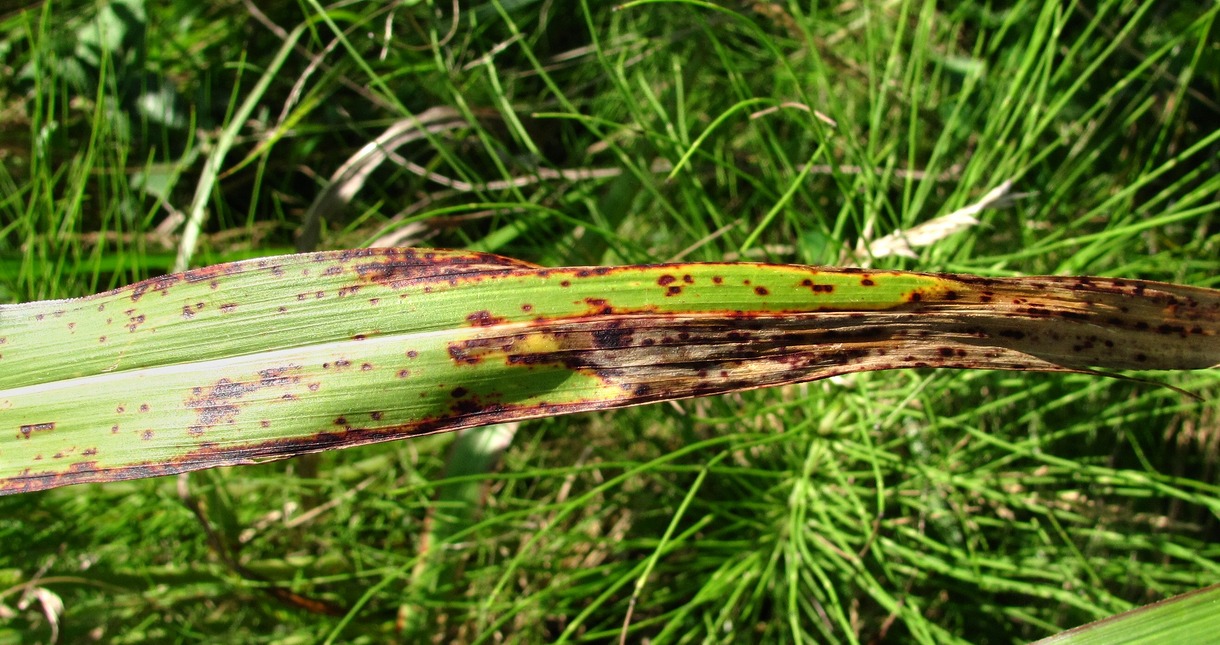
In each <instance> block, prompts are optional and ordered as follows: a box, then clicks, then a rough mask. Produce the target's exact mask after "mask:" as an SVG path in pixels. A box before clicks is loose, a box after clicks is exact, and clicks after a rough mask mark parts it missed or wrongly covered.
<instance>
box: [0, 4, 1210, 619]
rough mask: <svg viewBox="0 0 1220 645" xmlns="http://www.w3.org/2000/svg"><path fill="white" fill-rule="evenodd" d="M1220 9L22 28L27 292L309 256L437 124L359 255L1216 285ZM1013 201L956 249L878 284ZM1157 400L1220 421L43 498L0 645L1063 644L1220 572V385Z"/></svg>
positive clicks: (642, 434)
mask: <svg viewBox="0 0 1220 645" xmlns="http://www.w3.org/2000/svg"><path fill="white" fill-rule="evenodd" d="M1217 14H1220V5H1216V4H1214V3H1212V4H1210V6H1208V5H1207V3H1166V2H1156V1H1155V0H1123V1H1118V0H1100V1H1098V2H1093V3H1077V2H1061V1H1059V0H1008V1H1000V0H996V1H992V2H986V1H982V0H971V1H968V2H962V3H934V2H930V1H926V2H918V1H915V0H863V1H861V2H843V3H825V4H823V3H816V2H814V3H801V2H767V1H763V0H721V1H720V2H718V3H707V2H695V1H686V2H680V1H671V2H641V3H636V4H631V5H627V6H622V7H617V6H615V5H614V4H613V3H599V2H593V1H591V0H582V1H580V2H553V1H549V0H493V1H492V2H467V1H465V0H458V1H456V2H430V1H407V2H394V3H392V2H365V3H350V2H339V3H334V4H331V5H323V4H321V3H320V2H319V0H302V1H301V2H297V3H293V2H284V1H275V2H266V3H253V2H238V1H223V2H217V3H195V2H185V1H173V2H164V3H151V2H149V3H145V2H143V1H142V0H114V1H112V2H84V1H79V0H65V1H51V0H48V1H45V2H42V3H40V4H29V5H28V6H27V5H25V4H24V3H21V2H17V3H3V4H0V64H2V65H3V69H2V72H3V73H2V74H0V301H3V302H19V301H25V300H32V299H44V298H55V297H70V296H78V295H83V294H87V293H92V292H95V291H98V290H103V289H107V288H112V287H116V286H120V285H123V284H128V283H130V282H133V281H136V280H139V279H143V278H146V277H149V276H153V275H157V274H160V273H164V272H166V271H170V270H172V269H173V268H174V266H175V261H176V258H178V257H179V256H181V255H182V252H181V249H182V248H183V246H184V240H185V246H186V247H187V248H188V249H189V250H190V252H191V254H192V255H191V259H190V262H191V264H192V265H195V266H197V265H201V264H208V263H214V262H220V261H225V260H232V259H238V258H244V257H250V256H255V255H269V254H276V253H286V252H292V251H293V250H295V249H296V248H297V244H298V241H297V240H298V233H299V232H300V230H301V228H302V221H303V219H304V218H305V215H306V213H307V212H309V210H310V205H311V203H313V202H314V200H315V199H317V198H318V197H319V195H321V194H323V192H324V190H325V189H326V188H327V186H328V184H329V182H330V178H331V176H332V175H333V174H334V173H335V172H336V171H337V170H338V169H339V168H340V166H342V165H343V164H344V163H345V162H347V161H348V160H349V159H351V158H352V157H353V156H355V155H359V154H360V152H359V151H360V150H361V148H362V147H363V146H366V145H368V144H370V142H373V141H374V140H376V139H377V137H378V136H379V135H381V134H382V133H383V132H385V131H386V130H387V129H389V128H393V127H395V124H399V123H404V120H409V119H411V118H412V116H413V115H425V114H429V113H428V112H427V111H428V110H430V109H440V110H444V111H445V112H444V113H445V114H448V115H450V116H448V117H447V122H452V123H451V125H453V127H447V128H444V129H437V130H436V131H435V132H430V133H429V134H428V136H426V137H420V138H418V139H417V140H415V141H412V142H410V143H407V144H405V145H403V146H402V147H399V148H397V149H396V150H395V151H394V152H395V154H396V155H397V156H396V157H394V158H392V159H390V160H388V161H386V162H385V163H382V164H380V165H377V166H376V167H374V168H371V169H370V174H369V175H368V177H367V181H366V183H365V184H364V185H363V187H362V188H361V189H360V190H358V191H355V192H354V194H352V195H350V199H349V200H347V202H346V204H344V205H342V206H341V207H340V206H335V205H333V204H332V206H330V207H328V208H327V209H325V212H323V213H322V226H321V234H320V236H319V240H318V244H317V248H343V247H355V246H361V245H368V244H374V243H386V242H388V241H392V242H395V243H399V244H418V245H428V246H438V247H462V248H472V249H479V250H486V251H493V252H498V253H503V254H506V255H511V256H514V257H518V258H522V259H526V260H530V261H534V262H539V263H542V264H548V265H558V264H610V263H642V262H657V261H666V260H671V259H679V258H681V259H686V260H696V261H697V260H706V261H711V260H717V261H718V260H724V259H753V260H766V261H776V262H798V263H811V264H832V265H841V264H856V263H868V264H869V265H871V266H877V267H885V268H900V269H910V270H923V271H961V272H971V273H979V274H986V275H1012V274H1039V273H1054V274H1092V275H1105V276H1126V277H1139V278H1147V279H1155V280H1168V281H1174V282H1182V283H1187V284H1194V285H1199V286H1217V283H1218V282H1220V278H1218V276H1220V274H1218V272H1217V269H1218V268H1220V254H1218V252H1217V250H1218V248H1220V222H1218V221H1217V209H1218V208H1220V203H1218V197H1220V106H1218V104H1217V101H1218V100H1220V99H1217V97H1220V42H1218V41H1220V39H1218V37H1217V28H1216V24H1215V22H1216V18H1217ZM298 29H299V31H297V30H298ZM293 38H295V39H296V40H295V43H293V42H292V39H293ZM286 39H287V40H286ZM286 42H287V43H288V44H285V43H286ZM435 113H436V112H434V113H432V114H435ZM406 122H407V123H409V121H406ZM404 127H406V129H407V130H410V129H411V128H410V127H409V126H404ZM415 131H416V132H418V129H416V130H415ZM1007 180H1011V181H1013V182H1014V191H1016V192H1019V193H1025V194H1026V196H1025V197H1023V198H1021V199H1018V200H1016V201H1015V202H1014V203H1012V204H1011V205H1010V206H1008V207H1006V208H999V209H989V210H986V211H984V212H982V213H981V214H980V215H979V219H980V220H981V221H980V223H979V224H978V225H977V226H974V227H971V228H970V229H969V230H967V231H964V232H961V233H958V234H955V235H952V236H950V237H948V238H945V239H942V240H940V241H938V242H936V243H935V244H933V245H931V246H928V247H926V248H922V249H919V254H918V257H917V258H896V257H892V256H891V257H880V258H872V257H869V256H868V254H867V253H857V250H858V249H861V248H864V247H866V246H867V242H869V241H871V240H874V239H877V238H879V237H881V236H884V235H887V234H890V233H894V232H895V231H903V230H908V229H909V228H910V227H912V226H914V225H917V224H920V223H923V222H927V221H929V220H931V219H933V218H935V217H937V216H939V215H944V214H947V213H949V212H952V211H954V210H956V209H959V208H962V207H964V206H967V205H969V204H971V203H973V202H975V201H977V200H978V199H979V198H980V197H981V196H982V195H983V194H985V193H986V192H988V191H989V190H991V189H993V188H995V187H997V186H999V185H1000V184H1001V183H1002V182H1004V181H1007ZM201 186H202V187H203V188H202V189H201V188H200V187H201ZM196 236H197V237H196ZM201 342H206V339H203V340H201ZM1156 378H1158V379H1163V380H1164V381H1167V382H1169V383H1172V384H1174V385H1176V386H1178V387H1181V388H1185V389H1186V390H1189V391H1190V392H1193V393H1196V394H1198V395H1199V396H1200V397H1202V400H1201V401H1196V400H1191V399H1188V398H1186V397H1183V396H1182V395H1180V394H1179V393H1177V392H1174V391H1173V390H1170V389H1167V388H1158V387H1155V386H1150V385H1147V384H1142V383H1134V382H1128V381H1114V380H1103V379H1099V378H1095V377H1088V376H1079V375H1068V376H1061V375H1039V374H1019V373H1000V372H933V371H900V372H887V373H876V374H866V375H858V376H853V377H847V378H838V379H833V380H831V381H826V382H818V383H812V384H808V385H801V386H792V387H784V388H777V389H772V390H764V391H758V392H750V393H745V394H739V395H732V396H725V397H718V398H711V399H701V400H694V401H686V402H681V403H678V404H671V405H656V406H649V407H643V408H635V409H630V410H624V411H618V412H613V413H604V414H585V415H577V416H573V417H564V418H555V419H545V420H540V421H532V422H528V423H524V424H522V425H521V426H520V427H519V428H517V429H516V434H515V436H514V438H513V441H512V444H511V446H509V447H508V448H507V449H506V450H504V451H503V454H502V455H500V454H499V453H498V451H494V450H493V451H492V454H491V457H490V458H488V459H486V460H485V461H483V462H481V463H476V464H475V465H474V467H470V464H463V463H462V462H461V461H460V460H459V459H458V457H459V456H462V455H466V454H467V453H468V451H467V450H465V449H462V450H455V449H454V448H453V444H454V436H453V435H444V436H438V437H430V438H425V439H421V440H416V441H411V442H399V443H393V444H384V445H379V446H370V447H366V448H360V449H353V450H348V451H344V452H339V453H329V454H325V455H323V456H321V457H320V458H317V459H309V460H294V461H288V462H281V463H275V464H268V465H262V466H257V467H247V468H237V469H226V470H217V471H208V472H203V473H196V474H194V475H191V476H190V478H189V480H185V479H184V480H181V481H179V480H177V479H175V478H166V479H159V480H142V481H134V482H125V483H120V484H112V485H105V486H81V487H71V488H67V489H60V490H54V491H48V492H45V493H38V494H31V495H24V496H18V497H8V498H3V499H0V545H2V546H0V642H18V641H30V642H33V641H42V642H46V641H48V640H50V639H51V638H52V637H53V636H54V635H57V636H58V638H59V639H60V640H61V641H62V642H82V641H87V640H101V641H106V642H120V643H121V642H145V641H150V640H153V641H161V642H195V641H206V642H216V641H227V642H252V643H253V642H277V643H293V642H317V641H325V640H329V641H332V642H373V643H379V642H386V641H393V640H402V641H407V642H438V643H444V642H453V641H460V642H483V643H494V642H501V641H508V642H538V641H566V640H571V641H590V642H610V641H618V640H619V639H620V638H624V639H626V641H628V642H641V641H644V640H646V639H647V640H650V641H651V642H666V643H668V642H749V641H760V642H761V641H765V642H833V643H854V642H887V643H888V642H893V643H906V642H934V643H943V642H958V641H962V642H977V643H1012V642H1023V641H1028V640H1031V639H1036V638H1040V637H1043V636H1047V635H1050V634H1053V633H1056V632H1057V631H1059V630H1062V629H1065V628H1067V627H1071V626H1075V625H1078V624H1081V623H1084V622H1088V621H1090V620H1094V619H1097V618H1101V617H1104V616H1107V615H1110V614H1113V613H1116V612H1119V611H1123V610H1126V609H1129V608H1131V607H1134V606H1138V605H1141V604H1145V603H1148V602H1151V601H1154V600H1157V599H1160V598H1163V597H1165V596H1168V595H1172V594H1175V593H1180V592H1183V591H1187V590H1190V589H1194V588H1198V587H1201V586H1204V585H1207V584H1210V583H1212V582H1215V581H1216V579H1217V576H1218V574H1220V540H1218V538H1220V527H1218V526H1217V517H1218V513H1220V487H1218V486H1217V485H1216V483H1215V482H1216V472H1217V471H1216V466H1217V443H1218V441H1220V427H1218V415H1217V413H1218V412H1220V406H1218V405H1217V401H1220V396H1218V395H1220V378H1218V375H1217V373H1215V372H1214V371H1213V372H1200V373H1187V374H1181V375H1171V376H1163V375H1158V376H1157V377H1156ZM0 414H2V413H0ZM496 457H498V459H496ZM491 462H498V465H494V466H490V467H489V466H488V463H491ZM462 473H467V474H462ZM454 491H457V492H458V493H457V494H455V492H454ZM472 491H473V494H471V493H472ZM195 509H197V510H198V512H196V510H195ZM200 515H202V516H203V517H205V518H207V520H206V523H205V522H201V520H200V519H199V517H200ZM429 518H431V519H429ZM442 529H443V530H442ZM426 535H429V536H432V537H431V538H430V539H428V540H425V539H424V536H426ZM425 542H426V543H425ZM273 588H274V589H278V590H280V591H279V592H278V593H279V595H278V596H277V595H276V593H272V589H273ZM285 591H291V592H293V593H296V594H299V595H300V596H301V597H304V598H308V599H312V600H318V601H323V602H326V603H329V604H330V605H331V606H333V607H337V608H339V609H340V612H339V615H337V616H336V615H329V614H325V613H319V612H317V611H310V610H308V609H307V608H304V607H302V604H301V603H296V604H294V603H292V602H290V601H288V600H286V599H285V598H284V593H283V592H285ZM56 599H58V600H60V601H62V609H58V608H56V606H55V605H56V603H55V600H56ZM48 614H49V615H51V616H55V617H56V620H55V621H52V620H50V619H49V618H48ZM56 630H57V632H56Z"/></svg>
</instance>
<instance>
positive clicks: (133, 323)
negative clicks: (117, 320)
mask: <svg viewBox="0 0 1220 645" xmlns="http://www.w3.org/2000/svg"><path fill="white" fill-rule="evenodd" d="M128 320H129V322H128V323H127V331H130V332H134V331H135V330H136V329H138V328H139V327H140V325H143V324H144V320H145V318H144V314H140V315H138V316H132V317H131V318H129V319H128Z"/></svg>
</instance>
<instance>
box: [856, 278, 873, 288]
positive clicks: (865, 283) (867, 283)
mask: <svg viewBox="0 0 1220 645" xmlns="http://www.w3.org/2000/svg"><path fill="white" fill-rule="evenodd" d="M860 286H862V287H875V286H877V283H876V282H873V280H872V278H869V277H863V278H860Z"/></svg>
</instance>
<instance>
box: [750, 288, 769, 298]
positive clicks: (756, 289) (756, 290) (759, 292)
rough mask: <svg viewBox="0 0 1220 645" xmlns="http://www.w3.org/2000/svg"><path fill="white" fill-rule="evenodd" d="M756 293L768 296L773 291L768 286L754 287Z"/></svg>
mask: <svg viewBox="0 0 1220 645" xmlns="http://www.w3.org/2000/svg"><path fill="white" fill-rule="evenodd" d="M754 293H756V294H758V295H760V296H766V295H770V294H771V292H770V291H767V288H766V287H754Z"/></svg>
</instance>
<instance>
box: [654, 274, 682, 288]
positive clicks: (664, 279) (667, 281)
mask: <svg viewBox="0 0 1220 645" xmlns="http://www.w3.org/2000/svg"><path fill="white" fill-rule="evenodd" d="M677 281H678V279H677V278H675V277H673V276H672V275H669V274H665V275H663V276H661V277H659V278H657V284H658V285H660V286H662V287H668V286H669V285H671V284H673V283H675V282H677Z"/></svg>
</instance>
